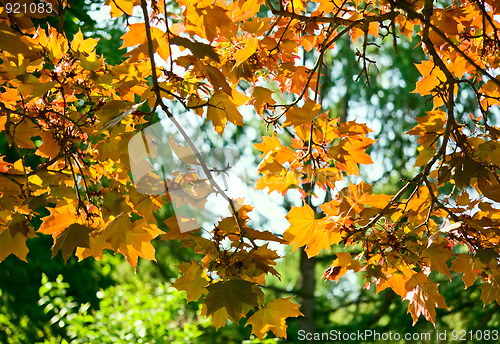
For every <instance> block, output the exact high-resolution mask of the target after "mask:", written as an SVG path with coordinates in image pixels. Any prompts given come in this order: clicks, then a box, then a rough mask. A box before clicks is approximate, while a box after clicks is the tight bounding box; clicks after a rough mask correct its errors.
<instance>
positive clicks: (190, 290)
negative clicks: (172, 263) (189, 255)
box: [172, 260, 210, 302]
mask: <svg viewBox="0 0 500 344" xmlns="http://www.w3.org/2000/svg"><path fill="white" fill-rule="evenodd" d="M179 270H180V271H181V272H182V277H180V278H178V279H177V280H176V281H175V282H174V283H173V284H172V287H174V288H176V289H177V290H179V291H180V290H185V291H186V293H187V302H191V301H194V300H198V299H199V298H200V297H201V296H202V295H203V294H206V293H207V289H206V288H205V287H206V286H207V285H208V284H209V281H210V279H209V278H208V277H207V273H206V272H205V269H203V267H202V266H201V265H200V264H198V263H197V262H195V261H194V260H191V263H188V262H184V263H182V264H181V266H180V267H179Z"/></svg>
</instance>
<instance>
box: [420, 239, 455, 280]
mask: <svg viewBox="0 0 500 344" xmlns="http://www.w3.org/2000/svg"><path fill="white" fill-rule="evenodd" d="M422 257H426V258H428V260H429V263H430V267H431V268H432V269H433V270H436V271H438V272H440V273H442V274H443V275H445V276H447V277H448V278H449V279H450V281H451V276H450V269H449V268H448V265H446V262H447V261H448V260H450V259H451V258H452V257H454V254H453V252H451V251H450V250H449V249H447V248H445V247H441V246H436V245H431V246H430V247H428V248H426V249H425V250H424V251H423V252H422Z"/></svg>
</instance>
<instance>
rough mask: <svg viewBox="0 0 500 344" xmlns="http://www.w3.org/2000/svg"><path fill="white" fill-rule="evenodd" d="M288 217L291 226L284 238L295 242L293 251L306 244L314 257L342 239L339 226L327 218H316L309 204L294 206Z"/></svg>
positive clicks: (310, 255)
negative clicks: (337, 229) (338, 229)
mask: <svg viewBox="0 0 500 344" xmlns="http://www.w3.org/2000/svg"><path fill="white" fill-rule="evenodd" d="M286 219H287V220H288V222H289V223H290V227H288V229H287V230H286V231H285V233H284V234H283V239H285V240H287V241H288V242H290V243H293V244H294V246H293V249H292V252H293V251H295V250H296V249H297V248H298V247H300V246H306V249H305V250H306V253H307V255H308V256H309V257H312V256H315V255H317V254H318V253H319V252H320V251H321V250H322V249H329V248H330V246H331V245H333V244H337V243H339V242H340V241H341V240H342V236H341V235H340V233H339V232H337V231H336V228H338V227H337V226H335V225H334V224H329V223H328V221H327V220H323V219H321V220H317V219H315V217H314V211H313V210H312V209H311V207H310V206H309V205H307V204H305V205H304V206H302V207H292V209H291V210H290V212H289V213H288V214H287V215H286Z"/></svg>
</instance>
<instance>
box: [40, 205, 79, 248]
mask: <svg viewBox="0 0 500 344" xmlns="http://www.w3.org/2000/svg"><path fill="white" fill-rule="evenodd" d="M79 222H80V218H79V217H78V216H77V215H76V209H75V207H74V206H73V205H72V204H66V205H63V206H60V207H57V208H54V209H51V210H50V215H49V216H46V217H43V222H42V225H41V226H40V228H39V229H38V230H37V232H38V233H42V234H48V235H52V238H53V239H54V241H55V239H56V238H57V236H58V235H59V234H61V233H62V232H63V231H64V230H65V229H66V228H68V227H69V226H70V225H72V224H74V223H79Z"/></svg>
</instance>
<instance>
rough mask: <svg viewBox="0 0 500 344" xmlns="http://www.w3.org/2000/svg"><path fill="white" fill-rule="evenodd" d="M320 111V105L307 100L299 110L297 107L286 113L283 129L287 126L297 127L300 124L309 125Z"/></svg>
mask: <svg viewBox="0 0 500 344" xmlns="http://www.w3.org/2000/svg"><path fill="white" fill-rule="evenodd" d="M320 110H321V105H320V104H316V103H315V102H314V101H313V100H312V99H307V100H306V102H305V104H304V106H302V108H299V107H297V106H294V107H292V108H291V109H290V110H288V111H287V113H286V121H285V122H284V123H283V126H284V127H287V126H292V125H293V126H298V125H301V124H306V123H308V124H310V123H311V121H312V120H314V119H315V118H316V116H317V115H318V114H319V111H320Z"/></svg>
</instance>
